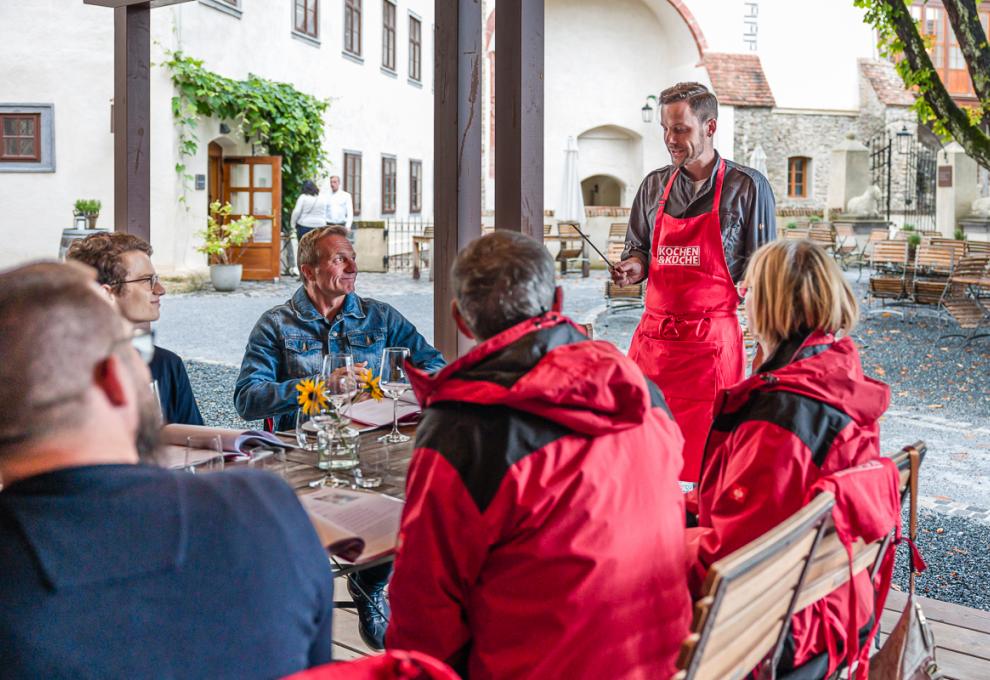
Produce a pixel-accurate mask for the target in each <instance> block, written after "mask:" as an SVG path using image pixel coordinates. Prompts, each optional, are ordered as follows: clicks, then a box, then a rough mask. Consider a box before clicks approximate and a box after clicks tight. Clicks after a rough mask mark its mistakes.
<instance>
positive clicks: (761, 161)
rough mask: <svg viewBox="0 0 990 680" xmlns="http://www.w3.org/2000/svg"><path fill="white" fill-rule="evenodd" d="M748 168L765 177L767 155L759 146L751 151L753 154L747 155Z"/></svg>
mask: <svg viewBox="0 0 990 680" xmlns="http://www.w3.org/2000/svg"><path fill="white" fill-rule="evenodd" d="M749 167H751V168H753V169H754V170H759V171H760V173H761V174H762V175H763V176H764V177H766V174H767V153H766V151H764V150H763V147H762V146H760V145H759V144H757V145H756V148H755V149H753V153H751V154H749Z"/></svg>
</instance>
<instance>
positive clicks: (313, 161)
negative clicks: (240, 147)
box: [163, 52, 329, 230]
mask: <svg viewBox="0 0 990 680" xmlns="http://www.w3.org/2000/svg"><path fill="white" fill-rule="evenodd" d="M166 56H167V61H165V62H163V65H164V66H165V68H167V69H168V71H169V74H170V75H171V78H172V83H173V84H174V85H175V89H176V91H177V94H176V96H174V97H172V116H173V118H174V119H175V125H176V128H177V130H178V135H179V155H180V157H181V158H182V161H180V162H179V163H177V164H176V166H175V171H176V173H177V174H178V175H179V176H180V177H182V178H183V181H184V182H185V183H188V181H189V180H190V179H192V178H191V176H190V175H189V173H188V171H187V168H186V164H185V162H184V160H185V159H186V158H188V157H190V156H192V155H194V154H195V153H196V152H197V150H198V149H199V139H198V138H197V137H196V127H197V125H198V122H199V117H200V116H209V117H213V118H218V119H220V120H228V121H231V122H233V123H235V124H236V125H237V126H238V127H239V132H240V133H241V134H242V135H243V136H244V138H245V139H246V140H248V141H249V142H252V143H254V144H259V145H261V146H262V147H264V149H265V150H266V153H267V154H270V155H273V156H281V157H282V228H283V229H284V230H288V229H289V226H288V225H289V215H290V214H291V213H292V208H293V206H295V203H296V199H297V198H298V197H299V194H300V193H301V191H302V183H303V182H304V181H305V180H306V179H309V178H312V177H316V176H317V175H319V174H320V173H321V171H322V169H323V167H324V165H325V164H326V160H327V158H326V152H325V151H324V149H323V134H324V127H323V114H324V113H325V112H326V110H327V106H328V105H329V102H328V101H327V100H324V99H318V98H316V97H314V96H312V95H309V94H306V93H305V92H300V91H299V90H297V89H295V88H294V87H293V86H292V85H289V84H288V83H277V82H274V81H271V80H266V79H264V78H260V77H258V76H256V75H253V74H250V75H248V77H247V79H246V80H234V79H232V78H226V77H224V76H221V75H219V74H216V73H213V72H212V71H210V70H208V69H207V68H205V67H204V66H203V62H202V61H201V60H199V59H194V58H192V57H189V56H186V55H184V54H183V53H182V52H168V53H167V54H166Z"/></svg>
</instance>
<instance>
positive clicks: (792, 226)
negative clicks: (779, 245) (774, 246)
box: [787, 222, 797, 229]
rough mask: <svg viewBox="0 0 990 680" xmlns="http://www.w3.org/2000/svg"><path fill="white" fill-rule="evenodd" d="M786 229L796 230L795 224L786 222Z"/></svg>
mask: <svg viewBox="0 0 990 680" xmlns="http://www.w3.org/2000/svg"><path fill="white" fill-rule="evenodd" d="M787 228H788V229H797V222H788V223H787Z"/></svg>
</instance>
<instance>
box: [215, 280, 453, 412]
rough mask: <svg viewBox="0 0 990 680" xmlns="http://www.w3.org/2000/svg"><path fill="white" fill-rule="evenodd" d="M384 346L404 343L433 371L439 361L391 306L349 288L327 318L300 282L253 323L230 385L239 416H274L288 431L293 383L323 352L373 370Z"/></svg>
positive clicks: (309, 372) (319, 362)
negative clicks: (342, 355) (365, 364)
mask: <svg viewBox="0 0 990 680" xmlns="http://www.w3.org/2000/svg"><path fill="white" fill-rule="evenodd" d="M386 347H408V348H409V353H410V360H411V361H412V363H413V365H415V366H416V367H418V368H422V369H425V370H428V371H433V370H436V369H439V368H441V367H442V366H443V365H444V360H443V356H442V355H441V354H440V352H438V351H437V350H436V349H434V348H433V347H431V346H430V345H429V343H427V342H426V340H425V339H424V338H423V336H422V335H420V334H419V332H418V331H417V330H416V327H415V326H413V325H412V324H411V323H409V321H408V319H406V318H405V317H404V316H402V314H400V313H399V312H398V311H396V309H395V308H394V307H392V306H391V305H388V304H385V303H384V302H379V301H377V300H372V299H370V298H362V297H359V296H358V295H357V294H355V293H349V294H348V295H347V297H346V298H345V300H344V306H343V308H341V310H340V312H339V313H338V314H337V316H336V317H335V318H334V319H333V320H332V321H328V320H327V319H326V318H324V316H323V315H322V314H320V313H319V312H318V311H317V310H316V307H314V306H313V303H312V302H311V301H310V299H309V296H308V295H307V294H306V289H305V288H303V287H302V286H300V287H299V289H298V290H297V291H296V292H295V293H294V294H293V295H292V298H291V299H290V300H287V301H286V302H285V303H284V304H281V305H278V306H277V307H273V308H272V309H269V310H268V311H267V312H265V313H264V314H262V315H261V318H260V319H258V323H256V324H255V325H254V330H252V331H251V337H250V338H249V339H248V344H247V348H246V349H245V350H244V359H243V361H242V362H241V373H240V375H239V376H238V377H237V384H236V385H235V386H234V406H235V407H236V408H237V412H238V413H239V414H240V416H241V417H242V418H244V419H245V420H257V419H260V418H267V417H269V416H280V417H279V418H278V422H277V423H276V428H277V429H279V430H291V429H293V428H294V427H295V422H294V418H295V412H296V409H297V408H298V404H297V402H296V398H297V395H298V392H297V390H296V385H297V384H298V383H299V380H300V379H302V378H308V377H312V376H315V375H317V374H318V373H319V372H320V370H321V368H322V367H323V356H324V354H326V353H327V352H346V351H350V353H351V354H352V355H353V356H354V362H355V363H360V362H362V361H367V362H368V368H370V369H371V370H372V371H373V372H374V374H375V375H378V373H379V369H380V367H381V361H382V350H383V349H385V348H386Z"/></svg>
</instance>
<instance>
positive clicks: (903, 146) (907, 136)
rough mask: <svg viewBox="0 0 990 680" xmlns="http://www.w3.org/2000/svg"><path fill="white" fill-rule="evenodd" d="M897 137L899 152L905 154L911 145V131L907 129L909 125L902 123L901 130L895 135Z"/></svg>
mask: <svg viewBox="0 0 990 680" xmlns="http://www.w3.org/2000/svg"><path fill="white" fill-rule="evenodd" d="M895 136H896V137H897V153H899V154H905V153H907V152H908V149H909V148H910V146H911V137H912V135H911V133H910V132H909V131H908V129H907V125H902V126H901V129H900V131H898V133H897V134H896V135H895Z"/></svg>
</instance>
